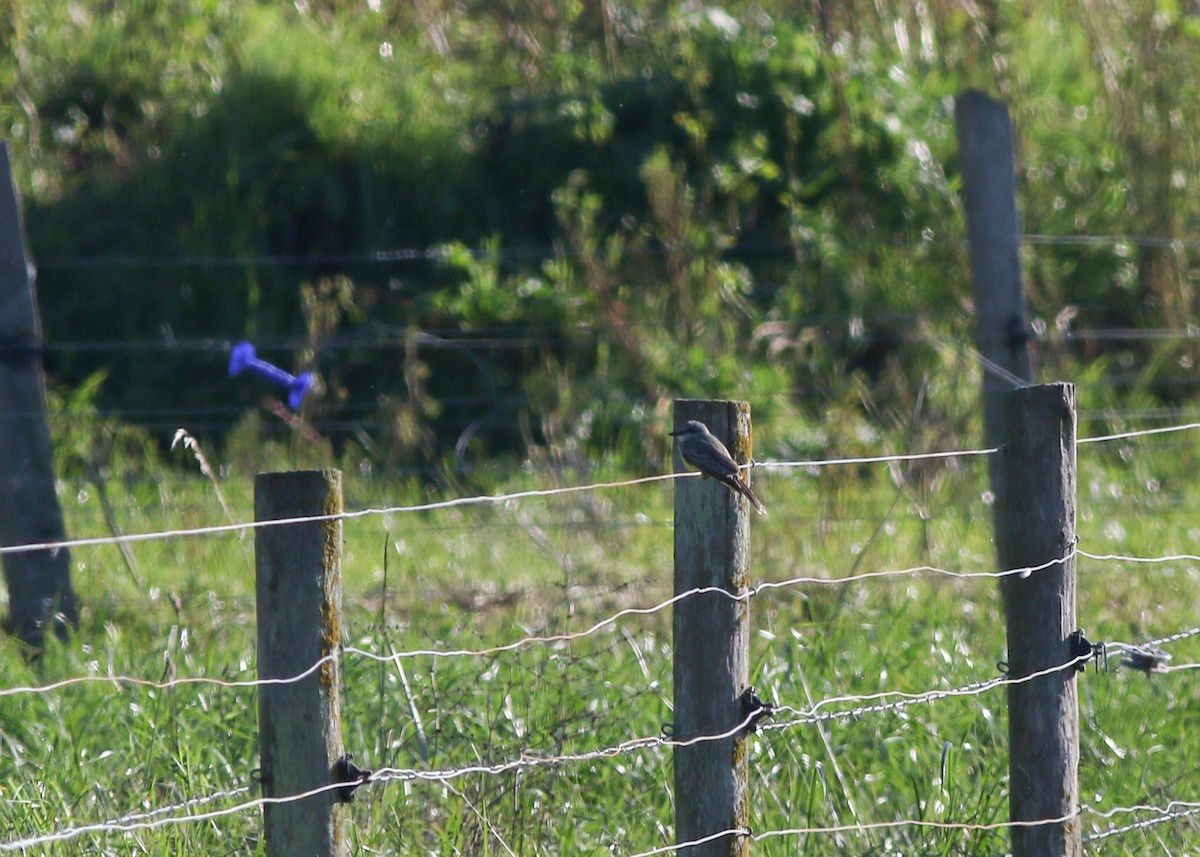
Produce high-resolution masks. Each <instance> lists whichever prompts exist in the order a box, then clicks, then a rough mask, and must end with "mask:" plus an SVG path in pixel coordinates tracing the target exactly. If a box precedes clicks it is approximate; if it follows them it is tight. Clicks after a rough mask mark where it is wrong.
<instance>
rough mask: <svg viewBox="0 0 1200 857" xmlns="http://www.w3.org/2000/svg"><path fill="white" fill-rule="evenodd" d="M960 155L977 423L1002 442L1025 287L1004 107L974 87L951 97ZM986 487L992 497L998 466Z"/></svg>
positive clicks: (1021, 356) (1021, 343)
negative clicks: (978, 388)
mask: <svg viewBox="0 0 1200 857" xmlns="http://www.w3.org/2000/svg"><path fill="white" fill-rule="evenodd" d="M954 112H955V116H954V119H955V126H956V127H957V129H958V158H959V163H960V167H961V169H962V176H963V202H964V204H965V208H966V214H967V238H968V241H969V242H970V246H971V283H972V285H973V295H974V301H975V345H976V348H977V349H978V350H979V353H980V355H981V356H982V357H983V361H984V362H983V424H984V435H985V437H986V439H987V445H988V446H996V445H997V444H999V442H1000V423H1001V415H1000V410H1001V404H1000V399H1001V397H1002V396H1003V395H1004V394H1005V393H1006V392H1007V391H1008V390H1011V389H1012V388H1013V387H1014V386H1017V384H1014V379H1017V381H1019V382H1025V383H1028V382H1029V381H1031V380H1032V379H1033V370H1032V369H1031V368H1030V363H1029V348H1028V344H1027V341H1028V338H1027V335H1026V331H1027V329H1028V328H1027V325H1026V319H1025V291H1024V287H1023V286H1022V283H1021V235H1020V220H1019V217H1018V215H1017V177H1016V176H1017V174H1016V165H1015V163H1014V160H1013V131H1012V122H1011V121H1009V118H1008V111H1007V110H1006V109H1005V108H1004V105H1003V104H1000V103H999V102H996V101H993V100H992V99H991V98H988V97H987V96H986V95H984V94H983V93H980V92H965V93H963V94H962V95H960V96H959V97H958V99H957V101H956V102H955V111H954ZM991 476H992V491H993V493H997V494H998V487H999V486H997V483H996V471H995V469H994V468H992V470H991Z"/></svg>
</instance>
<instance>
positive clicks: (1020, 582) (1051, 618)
mask: <svg viewBox="0 0 1200 857" xmlns="http://www.w3.org/2000/svg"><path fill="white" fill-rule="evenodd" d="M1002 405H1003V417H1004V420H1003V423H1002V428H1003V434H1002V443H1003V446H1002V448H1001V452H1000V455H999V456H998V458H999V472H1000V479H1001V482H1002V484H1003V486H1004V496H1005V497H1007V498H1011V500H1010V501H1005V502H1004V503H1003V505H1002V506H1001V507H1000V508H998V509H997V514H996V524H997V532H996V543H997V549H998V552H999V555H1000V564H1001V566H1002V567H1003V568H1010V569H1012V568H1023V567H1027V566H1039V565H1041V564H1042V563H1045V562H1049V561H1051V560H1054V559H1062V561H1061V562H1056V563H1054V564H1053V565H1050V566H1048V567H1046V568H1044V569H1041V570H1040V571H1035V572H1033V573H1032V574H1031V575H1030V576H1029V577H1026V578H1020V577H1018V576H1016V575H1011V576H1008V577H1005V578H1003V580H1002V582H1001V591H1002V592H1003V594H1004V614H1005V618H1006V621H1007V629H1008V671H1009V676H1010V677H1012V678H1022V677H1024V676H1027V675H1030V674H1032V673H1035V672H1039V671H1041V670H1046V669H1050V668H1052V667H1056V666H1060V665H1062V664H1065V663H1067V662H1068V661H1070V660H1071V659H1072V658H1073V657H1074V656H1075V655H1074V654H1073V653H1072V651H1071V645H1070V642H1069V640H1068V638H1069V636H1070V635H1071V633H1072V632H1073V631H1075V630H1076V624H1075V558H1074V555H1073V552H1074V549H1075V388H1074V386H1072V385H1071V384H1062V383H1058V384H1042V385H1039V386H1036V387H1022V388H1021V389H1019V390H1013V391H1011V392H1009V393H1007V394H1006V395H1005V396H1004V399H1003V400H1002ZM1064 558H1065V559H1064ZM1008 743H1009V763H1008V767H1009V786H1008V788H1009V810H1010V817H1011V819H1012V820H1013V821H1034V820H1038V819H1045V818H1060V817H1063V816H1068V815H1070V816H1072V817H1071V818H1070V819H1069V820H1068V821H1066V822H1064V823H1062V824H1047V825H1040V826H1037V827H1014V828H1012V850H1013V857H1079V855H1080V854H1081V853H1082V851H1081V848H1082V846H1081V844H1080V825H1079V818H1078V817H1077V815H1075V814H1076V813H1078V811H1079V783H1078V772H1079V699H1078V693H1077V689H1076V686H1075V671H1074V670H1069V669H1068V670H1058V671H1056V672H1052V673H1050V674H1048V675H1045V676H1042V677H1040V678H1036V679H1033V680H1031V681H1028V682H1024V683H1022V684H1010V685H1009V686H1008Z"/></svg>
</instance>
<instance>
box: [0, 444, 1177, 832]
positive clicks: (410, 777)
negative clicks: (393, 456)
mask: <svg viewBox="0 0 1200 857" xmlns="http://www.w3.org/2000/svg"><path fill="white" fill-rule="evenodd" d="M1197 427H1200V424H1189V425H1186V426H1173V427H1168V428H1166V429H1152V430H1147V431H1142V432H1128V433H1122V434H1119V435H1107V436H1103V437H1098V438H1089V439H1084V440H1083V441H1081V442H1093V443H1094V442H1100V441H1105V440H1117V439H1125V438H1130V437H1137V436H1141V435H1152V434H1161V433H1164V432H1166V431H1183V430H1187V429H1192V428H1197ZM995 451H996V450H994V449H989V450H965V451H962V452H958V453H955V452H950V453H927V454H917V455H911V456H872V457H868V458H864V459H828V460H822V461H815V462H762V463H756V465H755V466H777V467H805V466H822V465H825V464H847V463H877V462H880V461H901V460H914V459H921V458H932V457H948V456H952V455H986V454H990V453H992V452H995ZM695 475H696V474H669V475H663V476H653V477H643V478H640V479H634V480H625V481H621V482H612V483H596V484H595V485H585V486H570V487H567V488H555V489H541V490H534V491H525V492H516V493H514V494H509V495H492V496H485V497H480V498H457V499H456V500H451V501H446V502H443V503H438V504H424V505H422V506H416V507H393V508H392V509H390V510H378V509H369V510H362V511H359V512H350V513H344V514H341V515H331V516H315V517H308V518H297V519H287V520H284V521H272V522H261V523H256V524H255V525H251V526H257V525H279V524H285V523H301V522H307V521H319V520H330V519H333V518H357V517H363V516H366V515H371V514H381V513H384V512H387V511H414V510H420V509H427V508H442V507H445V506H448V505H464V504H467V503H470V502H503V501H507V500H512V499H520V498H523V497H530V496H547V495H551V494H561V493H569V492H574V491H583V490H594V489H597V488H605V487H617V486H622V485H637V484H642V483H646V482H653V481H663V480H667V479H674V478H680V477H683V476H695ZM251 526H247V525H225V526H222V527H220V528H204V531H214V530H217V529H219V530H222V531H232V530H238V529H247V528H251ZM172 532H187V531H172ZM143 536H146V537H149V536H161V534H143ZM125 540H138V539H137V537H131V538H125V539H122V538H115V539H108V540H105V541H107V542H119V541H125ZM61 546H68V545H65V544H64V545H61ZM41 547H42V549H47V548H48V547H52V546H41ZM29 549H37V547H36V546H35V547H32V548H29ZM6 552H7V551H6ZM1072 555H1078V556H1083V557H1086V558H1088V559H1092V560H1096V561H1137V562H1146V563H1151V562H1159V563H1162V562H1170V561H1184V560H1189V561H1195V560H1200V557H1197V556H1195V555H1191V554H1179V555H1172V556H1169V557H1138V558H1131V557H1125V556H1120V555H1110V554H1090V553H1086V552H1084V551H1079V550H1077V549H1072V551H1069V552H1068V554H1067V555H1065V556H1064V557H1062V558H1059V559H1055V560H1052V561H1049V562H1047V563H1045V564H1042V565H1039V566H1034V567H1028V568H1019V569H1010V570H1005V571H999V572H955V571H950V570H946V569H939V568H936V567H932V566H916V567H913V568H909V569H896V570H887V571H880V572H865V573H862V574H858V575H852V576H849V577H845V578H818V577H796V578H792V579H790V580H785V581H771V582H765V583H762V584H758V585H757V586H755V587H752V588H750V589H748V590H746V591H745V592H743V593H739V594H731V593H728V592H726V591H725V590H724V589H720V588H717V587H704V588H699V589H696V590H693V591H689V592H686V593H681V594H680V595H678V596H675V597H673V598H671V599H668V600H667V601H665V602H663V603H661V604H659V605H655V606H652V607H648V608H627V609H626V610H623V611H620V612H618V613H617V614H614V615H613V616H610V617H608V618H607V619H605V620H602V621H601V622H599V623H596V624H595V625H593V626H592V627H591V628H589V629H586V630H584V631H580V632H576V633H573V634H568V635H553V636H548V637H528V638H525V639H523V640H519V641H516V642H515V643H511V644H506V645H504V646H500V647H491V648H489V649H480V650H474V651H472V650H454V651H437V650H421V651H417V652H406V653H400V655H399V656H397V655H391V656H380V655H375V654H373V653H370V652H366V651H365V650H361V649H354V648H353V647H347V648H345V649H343V650H342V651H341V652H339V654H338V655H330V656H327V657H326V658H322V659H321V660H320V661H319V662H318V663H316V664H314V665H313V666H312V667H311V668H309V669H308V670H306V671H305V672H304V673H301V674H299V675H298V676H296V677H291V678H280V679H266V680H245V681H228V680H222V679H207V678H202V677H201V678H183V679H173V680H171V681H167V682H154V681H149V680H145V679H139V678H135V677H122V676H85V677H79V678H76V679H67V680H64V681H62V682H57V683H54V684H50V685H46V686H44V687H40V688H32V687H22V688H12V689H8V690H0V696H9V695H14V694H18V693H45V692H50V691H52V690H57V689H59V688H62V687H65V686H67V685H70V684H75V683H81V682H104V683H110V684H118V685H119V684H123V683H127V684H130V685H137V686H148V687H153V688H157V689H167V688H170V687H174V686H179V685H186V684H196V683H209V684H215V685H220V686H225V687H253V686H257V685H261V684H270V683H287V682H291V681H300V680H302V679H303V678H304V677H306V676H308V675H311V674H312V672H313V671H315V670H317V669H319V668H320V667H321V666H322V665H323V664H324V663H325V662H327V661H328V660H330V659H332V658H333V657H337V656H340V655H342V654H353V655H360V656H367V657H370V658H373V659H375V660H378V661H398V657H415V656H417V655H431V656H435V657H438V656H452V655H485V654H493V653H498V652H502V651H508V650H512V649H514V648H518V647H520V646H523V645H528V644H532V643H548V642H556V641H559V640H570V639H575V638H578V637H581V636H587V635H589V634H592V633H597V632H598V631H599V630H602V629H603V628H605V627H607V626H609V625H612V624H614V623H615V622H617V621H619V619H621V618H623V617H624V616H627V615H636V614H648V613H653V612H658V611H660V610H662V609H665V608H666V607H668V606H670V605H671V604H673V603H676V602H677V601H678V600H680V599H681V598H684V597H694V596H696V595H700V594H704V593H708V592H716V593H720V595H723V596H725V597H729V598H733V599H735V600H741V599H747V598H751V597H755V596H756V595H757V594H759V593H760V592H764V591H769V590H773V589H780V588H785V587H788V586H798V585H802V584H841V583H848V582H852V581H858V580H865V579H871V578H878V577H886V576H897V575H912V574H917V573H932V574H938V575H945V576H951V577H956V578H1000V577H1005V576H1008V575H1013V574H1020V573H1023V572H1030V571H1036V570H1038V569H1040V568H1045V567H1047V566H1049V565H1053V564H1055V563H1058V562H1062V561H1065V560H1066V559H1068V558H1070V557H1071V556H1072ZM1196 634H1200V629H1189V630H1186V631H1181V632H1177V633H1175V634H1172V635H1168V636H1167V637H1163V638H1159V639H1158V640H1156V641H1151V643H1152V644H1162V643H1164V642H1174V641H1177V640H1182V639H1186V638H1188V637H1191V636H1194V635H1196ZM1112 645H1114V646H1127V647H1129V648H1134V646H1132V645H1130V644H1112ZM1144 645H1148V644H1144ZM1089 657H1090V656H1081V657H1079V658H1076V659H1074V660H1071V661H1068V662H1067V663H1065V664H1062V665H1060V666H1058V667H1054V668H1052V669H1050V670H1045V671H1042V672H1041V673H1035V674H1033V675H1030V676H1025V677H1020V678H1011V677H1007V676H1001V677H997V678H993V679H988V680H985V681H981V682H975V683H973V684H970V685H966V686H963V687H961V688H953V689H934V690H928V691H922V692H919V693H908V692H904V691H884V692H880V693H875V694H866V695H861V696H855V695H846V696H840V697H835V698H830V699H826V700H821V701H819V702H818V703H815V704H813V705H811V706H810V708H808V709H804V708H795V707H790V706H781V707H779V708H777V709H776V711H777V712H778V713H782V714H787V715H791V717H790V719H788V720H786V721H780V722H776V723H769V724H763V725H761V726H760V728H761V729H762V730H763V731H764V732H766V731H773V730H777V729H784V728H788V727H793V726H799V725H803V724H807V723H814V722H822V721H831V720H837V719H848V718H856V717H860V716H862V715H865V714H871V713H879V712H885V711H893V710H898V709H901V708H904V707H908V706H913V705H917V704H923V703H930V702H934V701H937V700H940V699H946V698H952V697H964V696H975V695H979V694H982V693H986V692H988V691H990V690H992V689H994V688H996V687H999V686H1002V685H1006V684H1015V683H1019V682H1022V681H1029V680H1031V679H1034V678H1037V677H1039V676H1040V675H1045V674H1049V673H1051V672H1055V671H1059V670H1065V669H1072V668H1074V667H1075V666H1077V665H1079V664H1081V663H1084V662H1086V661H1087V660H1088V659H1089ZM1195 668H1200V664H1182V665H1178V666H1175V667H1170V668H1169V669H1170V670H1183V669H1195ZM1164 671H1167V670H1166V669H1164ZM847 703H864V704H858V705H856V707H853V708H848V709H839V710H835V711H825V710H824V709H826V708H829V707H832V706H834V705H839V704H847ZM759 713H761V712H760V711H756V712H754V713H753V714H752V715H750V716H749V717H748V718H747V719H746V720H745V721H743V722H742V723H741V724H739V725H738V726H737V727H735V728H734V729H733V730H731V731H730V732H726V733H721V734H719V735H713V736H699V737H697V738H695V739H689V740H688V741H677V740H673V739H670V738H666V737H657V736H655V737H647V738H635V739H630V740H629V741H625V742H622V743H621V744H619V745H615V746H613V747H605V748H601V749H598V750H589V751H583V752H580V753H574V754H560V755H557V756H554V755H541V754H538V755H531V754H523V755H522V756H521V757H520V758H519V759H514V760H510V761H507V762H501V763H496V764H494V765H473V766H468V767H464V768H459V769H446V770H441V771H418V770H407V769H399V768H385V769H381V770H380V771H377V772H375V773H374V774H372V775H371V777H370V778H369V779H368V780H364V781H361V782H360V783H359V784H366V783H379V784H383V783H387V782H392V781H414V780H430V781H444V780H446V779H449V778H452V777H455V776H466V775H469V774H492V775H497V774H502V773H507V772H509V771H516V770H521V769H523V768H528V767H533V766H541V765H549V766H553V765H562V764H568V763H572V762H580V761H588V760H599V759H604V758H609V757H612V756H617V755H621V754H624V753H629V752H635V751H638V750H643V749H649V748H667V747H674V746H687V745H688V744H690V743H697V742H700V741H711V740H720V739H722V738H725V737H729V735H731V734H736V733H737V732H739V731H741V730H742V729H744V728H746V726H747V725H748V724H749V722H750V721H751V719H753V717H755V716H757V715H758V714H759ZM346 785H347V784H346V783H335V784H331V785H328V786H323V787H321V788H319V789H314V790H312V791H309V792H305V793H302V794H300V795H295V796H289V797H280V798H256V799H253V800H249V801H243V802H242V803H239V804H237V805H236V806H231V807H223V808H219V809H213V810H205V811H203V812H191V811H190V810H192V809H196V808H198V807H200V806H203V805H205V804H208V803H211V802H214V801H216V800H220V799H222V798H226V797H232V796H240V795H242V794H244V793H245V791H246V790H248V789H249V788H251V787H249V786H247V787H241V788H238V789H230V790H226V791H223V792H219V793H215V794H213V795H209V796H205V797H200V798H193V799H191V800H189V801H187V802H185V803H183V804H177V805H175V806H174V807H164V808H159V809H156V810H152V811H149V812H142V813H131V814H128V815H125V816H122V817H120V818H118V819H115V820H113V821H111V822H101V823H97V824H87V825H77V826H74V827H70V828H65V829H62V830H59V831H56V832H54V833H51V834H47V835H45V836H43V837H33V838H26V839H19V840H13V841H11V842H7V843H4V842H0V851H14V850H24V849H25V848H29V847H35V846H38V845H47V844H53V843H56V842H61V841H67V840H70V839H74V838H77V837H79V836H84V835H89V834H96V833H104V832H130V831H135V830H141V829H155V828H160V827H165V826H167V825H171V824H183V823H188V822H195V821H203V820H208V819H214V818H219V817H223V816H228V815H233V814H236V813H239V812H245V811H248V810H251V809H254V808H257V807H261V806H263V805H266V804H271V803H282V802H286V801H290V800H302V799H305V798H307V797H311V796H313V795H317V794H321V793H323V792H326V791H330V790H334V789H341V788H344V787H345V786H346ZM1172 806H1173V807H1174V810H1171V809H1168V810H1166V811H1164V818H1163V819H1161V820H1167V818H1174V817H1182V816H1183V815H1189V814H1191V813H1190V812H1187V811H1183V809H1181V807H1182V808H1185V809H1186V804H1185V803H1184V802H1173V804H1172ZM172 812H184V814H183V815H171V814H170V813H172ZM1113 812H1115V811H1113ZM1171 812H1174V814H1173V815H1171V814H1170V813H1171ZM1061 820H1062V819H1053V820H1046V821H1041V822H1031V823H1041V824H1045V823H1056V822H1059V821H1061ZM1153 821H1156V820H1151V822H1153ZM909 823H912V824H916V825H925V826H943V827H947V828H961V829H999V828H1004V827H1011V826H1013V823H1012V822H997V823H995V824H992V825H969V824H965V823H955V822H944V823H942V822H923V821H919V820H911V821H910V820H897V821H888V822H871V823H858V824H853V825H846V826H841V827H831V828H795V829H792V830H789V831H768V832H764V833H762V834H757V835H754V834H750V833H749V832H748V831H747V833H746V835H752V836H755V837H756V838H764V837H766V836H770V835H789V834H795V835H799V834H803V833H813V834H816V833H831V832H853V831H856V830H867V829H873V828H884V827H896V826H902V825H906V824H909ZM1142 826H1146V823H1144V822H1139V823H1137V824H1135V825H1128V826H1126V827H1125V828H1121V829H1114V830H1113V831H1110V832H1104V833H1103V834H1102V835H1103V836H1111V835H1117V833H1119V832H1124V831H1125V830H1133V829H1137V828H1139V827H1142ZM678 847H680V846H672V847H671V848H669V849H663V850H659V851H654V852H644V853H664V851H665V850H670V851H673V850H676V849H677V848H678Z"/></svg>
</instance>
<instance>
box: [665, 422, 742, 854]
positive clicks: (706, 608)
mask: <svg viewBox="0 0 1200 857" xmlns="http://www.w3.org/2000/svg"><path fill="white" fill-rule="evenodd" d="M688 420H700V421H701V422H702V423H704V424H705V425H707V426H708V427H709V429H710V430H711V431H712V433H713V434H715V435H716V436H717V437H718V438H719V439H720V440H721V441H722V442H723V443H724V444H725V445H726V446H727V447H728V448H729V451H730V453H731V454H732V455H733V457H734V460H736V461H737V462H738V463H739V464H743V463H745V462H747V461H749V460H750V451H751V450H750V406H749V405H748V404H746V403H745V402H724V401H700V400H687V399H681V400H677V401H676V402H675V428H676V429H678V428H681V427H682V426H683V424H684V423H685V422H686V421H688ZM675 467H676V470H684V469H686V468H685V467H684V466H683V462H682V459H681V458H680V456H679V453H678V448H677V449H676V453H675ZM749 573H750V510H749V506H748V505H747V503H746V501H745V500H743V499H742V498H741V497H739V496H737V495H735V494H734V493H733V492H731V491H730V490H729V489H728V488H726V487H725V486H724V485H722V484H721V483H719V482H716V481H714V480H712V479H705V478H700V479H678V480H676V481H675V594H676V595H678V594H679V593H681V592H687V591H688V590H691V589H695V588H697V587H704V586H716V587H720V588H721V589H724V590H725V591H726V592H728V593H731V594H735V595H736V594H744V593H745V592H746V589H747V581H748V576H749ZM749 640H750V605H749V602H748V601H746V600H741V601H733V600H732V599H730V598H727V597H725V596H723V595H721V594H719V593H706V594H703V595H697V596H692V597H689V598H685V599H683V600H682V601H679V602H678V603H677V604H676V605H675V612H674V658H675V665H674V666H675V723H674V726H675V738H676V739H679V740H688V739H690V738H695V737H697V736H700V735H716V734H720V733H722V732H727V731H729V730H731V729H733V727H735V726H737V724H738V723H740V722H741V721H742V720H743V719H744V718H745V716H746V714H745V712H744V711H743V708H742V703H741V697H742V694H743V693H745V691H746V689H747V688H748V686H749V662H750V654H749V651H750V650H749ZM746 752H747V748H746V735H745V734H744V733H743V734H740V735H736V736H733V737H729V738H724V739H721V740H719V741H705V742H702V743H699V744H695V745H692V746H688V747H676V748H675V838H676V841H677V842H689V841H693V840H696V839H700V838H702V837H704V836H707V835H709V834H712V833H717V832H719V831H721V830H728V829H732V828H748V827H749V786H748V765H747V758H746ZM679 853H680V854H685V855H688V857H718V855H719V856H720V857H731V855H736V857H745V855H748V854H749V839H748V838H746V837H744V836H731V837H721V838H719V839H715V840H713V841H711V842H708V843H705V844H703V845H698V846H693V847H691V848H688V849H683V850H681V851H680V852H679Z"/></svg>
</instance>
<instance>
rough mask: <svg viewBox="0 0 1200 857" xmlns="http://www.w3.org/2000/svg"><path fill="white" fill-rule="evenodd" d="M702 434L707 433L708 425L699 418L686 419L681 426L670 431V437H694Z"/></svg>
mask: <svg viewBox="0 0 1200 857" xmlns="http://www.w3.org/2000/svg"><path fill="white" fill-rule="evenodd" d="M704 434H708V426H706V425H705V424H704V423H702V422H700V420H688V421H687V422H686V423H684V424H683V428H681V429H676V430H675V431H673V432H671V435H672V437H695V436H696V435H704Z"/></svg>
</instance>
